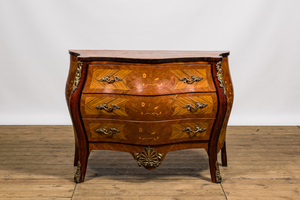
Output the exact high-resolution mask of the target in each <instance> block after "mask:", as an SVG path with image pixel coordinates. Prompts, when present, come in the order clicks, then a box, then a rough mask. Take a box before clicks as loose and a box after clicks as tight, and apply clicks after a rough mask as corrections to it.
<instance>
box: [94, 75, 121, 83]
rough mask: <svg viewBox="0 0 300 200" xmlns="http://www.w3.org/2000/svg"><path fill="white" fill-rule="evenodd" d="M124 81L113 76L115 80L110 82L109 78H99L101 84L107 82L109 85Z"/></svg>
mask: <svg viewBox="0 0 300 200" xmlns="http://www.w3.org/2000/svg"><path fill="white" fill-rule="evenodd" d="M121 80H122V79H121V78H120V77H118V76H113V78H112V79H111V80H110V78H109V76H105V77H104V78H99V79H98V81H101V82H107V83H114V82H117V81H121Z"/></svg>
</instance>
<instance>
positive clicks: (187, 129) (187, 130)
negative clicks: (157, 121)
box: [182, 126, 206, 134]
mask: <svg viewBox="0 0 300 200" xmlns="http://www.w3.org/2000/svg"><path fill="white" fill-rule="evenodd" d="M182 131H183V132H185V131H186V132H187V134H190V133H191V132H192V133H200V132H203V131H206V128H203V127H200V126H196V127H195V130H193V129H192V128H191V127H186V128H184V129H182Z"/></svg>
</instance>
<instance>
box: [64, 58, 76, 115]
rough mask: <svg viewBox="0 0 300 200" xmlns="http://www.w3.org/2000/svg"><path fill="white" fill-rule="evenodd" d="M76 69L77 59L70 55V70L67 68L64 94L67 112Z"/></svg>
mask: <svg viewBox="0 0 300 200" xmlns="http://www.w3.org/2000/svg"><path fill="white" fill-rule="evenodd" d="M76 68H77V59H76V57H75V56H72V55H70V68H69V74H68V79H67V82H66V92H65V96H66V101H67V105H68V108H69V110H70V97H71V92H72V89H73V82H74V78H75V74H76Z"/></svg>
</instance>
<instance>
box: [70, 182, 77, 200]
mask: <svg viewBox="0 0 300 200" xmlns="http://www.w3.org/2000/svg"><path fill="white" fill-rule="evenodd" d="M76 188H77V183H76V184H75V186H74V190H73V193H72V196H71V200H73V197H74V194H75V190H76Z"/></svg>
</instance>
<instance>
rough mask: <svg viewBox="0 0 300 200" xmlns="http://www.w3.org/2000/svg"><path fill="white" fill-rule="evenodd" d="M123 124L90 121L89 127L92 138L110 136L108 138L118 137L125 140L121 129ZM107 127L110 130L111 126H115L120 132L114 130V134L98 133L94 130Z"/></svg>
mask: <svg viewBox="0 0 300 200" xmlns="http://www.w3.org/2000/svg"><path fill="white" fill-rule="evenodd" d="M124 126H125V124H115V123H91V124H89V128H90V131H91V134H92V138H110V139H112V138H113V139H119V140H126V138H125V136H124V133H123V129H124ZM105 127H106V128H107V129H108V130H110V129H111V128H115V129H117V130H119V131H120V132H114V134H111V135H105V134H100V133H97V132H96V130H97V129H99V128H101V129H103V128H105Z"/></svg>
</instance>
